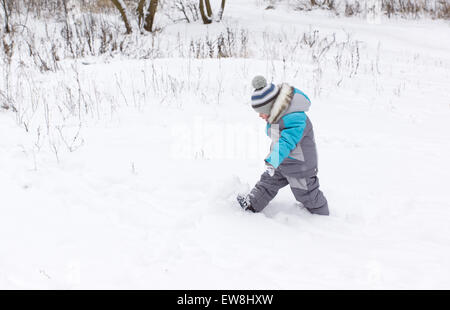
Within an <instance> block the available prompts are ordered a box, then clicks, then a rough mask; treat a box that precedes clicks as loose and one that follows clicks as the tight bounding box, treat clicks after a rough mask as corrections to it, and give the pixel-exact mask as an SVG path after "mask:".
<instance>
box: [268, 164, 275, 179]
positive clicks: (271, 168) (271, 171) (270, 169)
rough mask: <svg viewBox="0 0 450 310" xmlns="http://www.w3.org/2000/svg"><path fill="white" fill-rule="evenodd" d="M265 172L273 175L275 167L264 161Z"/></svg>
mask: <svg viewBox="0 0 450 310" xmlns="http://www.w3.org/2000/svg"><path fill="white" fill-rule="evenodd" d="M266 172H267V173H268V174H269V175H270V176H271V177H273V175H274V174H275V168H274V167H273V166H272V165H271V164H269V163H268V162H266Z"/></svg>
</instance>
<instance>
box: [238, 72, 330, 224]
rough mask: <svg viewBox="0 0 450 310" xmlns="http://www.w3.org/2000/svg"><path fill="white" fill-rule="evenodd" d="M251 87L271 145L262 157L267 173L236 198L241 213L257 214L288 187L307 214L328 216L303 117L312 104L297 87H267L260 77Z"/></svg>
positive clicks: (310, 135)
mask: <svg viewBox="0 0 450 310" xmlns="http://www.w3.org/2000/svg"><path fill="white" fill-rule="evenodd" d="M252 85H253V87H254V88H255V91H254V92H253V95H252V103H251V104H252V108H253V109H254V110H255V111H256V112H257V113H259V116H260V117H261V118H263V119H264V120H266V122H267V126H266V133H267V135H268V136H269V137H270V138H271V139H272V144H271V146H270V153H269V155H268V156H267V157H266V158H265V164H266V171H265V172H264V173H263V174H262V175H261V179H260V180H259V182H258V183H256V185H255V187H254V188H253V189H252V190H251V191H250V193H249V194H248V195H241V194H240V195H238V197H237V200H238V202H239V204H240V205H241V207H242V208H243V209H244V210H249V211H252V212H260V211H262V210H263V209H264V208H265V207H266V206H267V204H268V203H269V202H270V201H271V200H272V199H273V198H274V197H275V196H276V194H277V193H278V190H279V189H280V188H282V187H284V186H286V185H288V184H289V185H290V187H291V190H292V192H293V194H294V196H295V198H296V199H297V200H298V201H299V202H301V203H302V204H303V206H304V207H305V208H306V209H307V210H308V211H309V212H311V213H313V214H320V215H329V211H328V203H327V200H326V199H325V196H324V195H323V193H322V192H321V191H320V190H319V179H318V177H317V151H316V143H315V141H314V132H313V127H312V124H311V121H310V120H309V118H308V117H307V116H306V114H305V111H308V109H309V107H310V105H311V101H310V100H309V98H308V97H307V96H306V95H305V94H304V93H303V92H302V91H300V90H298V89H297V88H294V87H291V86H289V85H288V84H285V83H283V84H281V85H279V86H276V85H274V84H272V83H271V84H267V82H266V79H265V78H264V77H262V76H256V77H255V78H254V79H253V81H252Z"/></svg>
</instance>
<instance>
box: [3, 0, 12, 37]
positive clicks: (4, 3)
mask: <svg viewBox="0 0 450 310" xmlns="http://www.w3.org/2000/svg"><path fill="white" fill-rule="evenodd" d="M2 6H3V12H4V13H5V32H6V33H9V32H10V31H11V30H10V29H9V13H10V11H9V9H8V4H7V3H6V0H2Z"/></svg>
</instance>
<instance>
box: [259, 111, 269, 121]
mask: <svg viewBox="0 0 450 310" xmlns="http://www.w3.org/2000/svg"><path fill="white" fill-rule="evenodd" d="M259 117H261V118H262V119H263V120H265V121H267V119H268V118H269V114H264V113H259Z"/></svg>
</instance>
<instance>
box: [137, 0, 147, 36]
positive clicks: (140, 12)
mask: <svg viewBox="0 0 450 310" xmlns="http://www.w3.org/2000/svg"><path fill="white" fill-rule="evenodd" d="M146 2H147V1H146V0H139V3H138V6H137V9H136V11H137V14H138V23H139V29H142V25H143V24H144V18H145V16H144V9H145V3H146Z"/></svg>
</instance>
